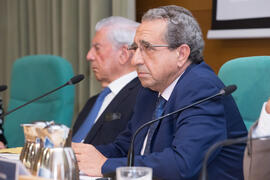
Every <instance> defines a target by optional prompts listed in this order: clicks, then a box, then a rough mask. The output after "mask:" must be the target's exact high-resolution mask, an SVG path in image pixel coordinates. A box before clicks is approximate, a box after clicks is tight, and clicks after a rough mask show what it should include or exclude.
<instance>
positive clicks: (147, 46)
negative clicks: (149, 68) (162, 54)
mask: <svg viewBox="0 0 270 180" xmlns="http://www.w3.org/2000/svg"><path fill="white" fill-rule="evenodd" d="M140 42H141V44H142V46H141V47H143V49H144V51H145V50H150V49H152V50H154V47H168V48H169V47H170V46H169V45H168V44H151V43H149V42H147V41H144V40H141V41H140ZM138 48H139V46H138V45H137V44H136V43H135V42H134V43H132V44H131V45H129V46H128V48H127V49H128V50H135V51H136V50H137V49H138Z"/></svg>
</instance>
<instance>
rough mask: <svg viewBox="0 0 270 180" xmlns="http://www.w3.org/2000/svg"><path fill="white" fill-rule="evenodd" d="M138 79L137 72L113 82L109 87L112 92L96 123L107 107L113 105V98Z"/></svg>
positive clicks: (103, 105)
mask: <svg viewBox="0 0 270 180" xmlns="http://www.w3.org/2000/svg"><path fill="white" fill-rule="evenodd" d="M136 77H137V72H136V71H133V72H131V73H129V74H126V75H124V76H122V77H120V78H118V79H116V80H114V81H113V82H111V83H110V84H109V85H108V87H109V88H110V90H111V93H109V94H108V95H107V96H106V97H105V99H104V101H103V103H102V105H101V107H100V110H99V112H98V115H97V117H96V119H95V122H96V121H97V119H98V118H99V117H100V115H101V114H102V113H103V112H104V110H105V109H106V108H107V106H108V105H109V104H110V103H111V101H112V100H113V98H114V97H115V96H116V95H117V94H118V93H119V92H120V91H121V90H122V89H123V88H124V87H125V86H126V85H127V84H128V83H129V82H131V81H132V80H133V79H135V78H136Z"/></svg>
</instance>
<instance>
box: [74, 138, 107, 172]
mask: <svg viewBox="0 0 270 180" xmlns="http://www.w3.org/2000/svg"><path fill="white" fill-rule="evenodd" d="M72 149H73V150H74V153H75V155H76V158H77V161H78V165H79V169H80V171H82V172H84V173H85V174H87V175H88V176H95V177H101V176H102V173H101V168H102V166H103V164H104V163H105V161H106V160H107V158H106V157H105V156H103V154H101V153H100V152H99V151H98V150H97V149H96V148H95V147H94V146H92V145H90V144H83V143H72Z"/></svg>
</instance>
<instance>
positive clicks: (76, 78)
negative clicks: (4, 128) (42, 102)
mask: <svg viewBox="0 0 270 180" xmlns="http://www.w3.org/2000/svg"><path fill="white" fill-rule="evenodd" d="M83 79H84V75H82V74H79V75H77V76H74V77H73V78H71V79H70V80H69V81H68V82H66V83H65V84H63V85H61V86H59V87H58V88H56V89H53V90H51V91H49V92H47V93H45V94H43V95H41V96H39V97H37V98H35V99H32V100H31V101H28V102H26V103H25V104H22V105H20V106H18V107H16V108H15V109H12V110H10V111H8V112H7V113H5V114H2V115H1V116H0V118H3V117H5V116H7V115H9V114H10V113H12V112H14V111H16V110H18V109H20V108H22V107H24V106H26V105H28V104H30V103H32V102H34V101H37V100H39V99H41V98H43V97H44V96H47V95H49V94H51V93H53V92H55V91H57V90H58V89H61V88H63V87H65V86H67V85H74V84H77V83H78V82H80V81H81V80H83Z"/></svg>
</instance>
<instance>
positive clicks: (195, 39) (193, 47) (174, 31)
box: [142, 5, 204, 63]
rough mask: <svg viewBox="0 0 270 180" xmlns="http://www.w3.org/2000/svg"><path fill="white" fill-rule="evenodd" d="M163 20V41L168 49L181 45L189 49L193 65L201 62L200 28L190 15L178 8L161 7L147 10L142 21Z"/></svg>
mask: <svg viewBox="0 0 270 180" xmlns="http://www.w3.org/2000/svg"><path fill="white" fill-rule="evenodd" d="M155 19H165V20H166V21H167V24H168V25H167V32H166V33H165V37H164V38H165V40H166V41H167V43H168V44H169V48H170V49H176V48H177V47H179V46H180V45H181V44H187V45H188V46H189V47H190V51H191V52H190V55H189V59H190V60H191V61H192V62H194V63H200V62H201V61H203V49H204V40H203V36H202V31H201V28H200V26H199V24H198V22H197V21H196V19H195V18H194V17H193V15H192V13H191V12H190V11H189V10H187V9H185V8H183V7H180V6H175V5H169V6H161V7H159V8H154V9H150V10H148V11H147V12H146V13H145V14H144V15H143V17H142V21H148V20H155Z"/></svg>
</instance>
